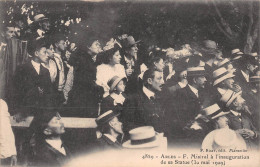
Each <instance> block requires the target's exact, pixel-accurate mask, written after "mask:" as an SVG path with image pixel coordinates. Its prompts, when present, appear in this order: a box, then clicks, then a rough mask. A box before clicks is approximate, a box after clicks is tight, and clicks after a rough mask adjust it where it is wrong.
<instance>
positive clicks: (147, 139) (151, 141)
mask: <svg viewBox="0 0 260 167" xmlns="http://www.w3.org/2000/svg"><path fill="white" fill-rule="evenodd" d="M129 135H130V140H128V141H126V142H125V143H123V147H125V148H131V149H135V148H136V149H138V148H153V147H158V146H159V145H160V143H159V137H158V136H157V135H156V132H155V131H154V128H153V127H152V126H142V127H139V128H135V129H133V130H130V131H129Z"/></svg>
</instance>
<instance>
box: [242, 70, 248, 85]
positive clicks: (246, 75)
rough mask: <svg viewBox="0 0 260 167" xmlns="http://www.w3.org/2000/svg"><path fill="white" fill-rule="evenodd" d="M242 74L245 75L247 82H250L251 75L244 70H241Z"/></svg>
mask: <svg viewBox="0 0 260 167" xmlns="http://www.w3.org/2000/svg"><path fill="white" fill-rule="evenodd" d="M241 73H242V75H243V76H244V77H245V79H246V82H249V75H248V74H246V73H245V72H244V71H242V70H241Z"/></svg>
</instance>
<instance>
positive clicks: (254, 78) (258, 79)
mask: <svg viewBox="0 0 260 167" xmlns="http://www.w3.org/2000/svg"><path fill="white" fill-rule="evenodd" d="M249 82H251V83H260V76H252V77H250V78H249Z"/></svg>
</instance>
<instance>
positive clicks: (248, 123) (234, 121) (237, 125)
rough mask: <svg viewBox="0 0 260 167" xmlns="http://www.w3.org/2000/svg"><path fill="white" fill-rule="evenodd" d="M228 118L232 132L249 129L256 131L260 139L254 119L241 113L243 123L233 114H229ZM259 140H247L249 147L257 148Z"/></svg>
mask: <svg viewBox="0 0 260 167" xmlns="http://www.w3.org/2000/svg"><path fill="white" fill-rule="evenodd" d="M226 117H227V118H228V125H229V127H230V129H232V130H238V129H249V130H252V131H254V132H255V133H256V134H257V136H258V137H259V131H257V129H256V128H255V126H254V125H253V122H252V119H251V118H250V116H248V115H247V114H244V113H243V112H242V113H241V117H242V118H241V121H240V120H239V117H238V116H236V115H234V114H233V113H229V114H228V115H226ZM257 140H258V139H257V138H256V139H245V141H246V143H247V146H248V147H255V145H256V144H257Z"/></svg>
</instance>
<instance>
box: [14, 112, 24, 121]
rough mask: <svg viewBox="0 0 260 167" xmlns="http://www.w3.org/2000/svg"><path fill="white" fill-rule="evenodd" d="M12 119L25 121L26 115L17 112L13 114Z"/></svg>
mask: <svg viewBox="0 0 260 167" xmlns="http://www.w3.org/2000/svg"><path fill="white" fill-rule="evenodd" d="M13 119H14V120H15V121H16V122H17V123H19V122H22V121H25V119H26V116H24V115H23V114H22V113H17V114H15V115H14V116H13Z"/></svg>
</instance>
